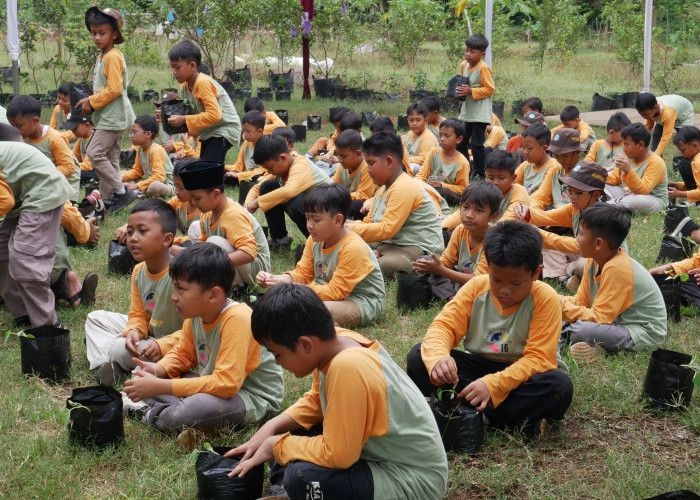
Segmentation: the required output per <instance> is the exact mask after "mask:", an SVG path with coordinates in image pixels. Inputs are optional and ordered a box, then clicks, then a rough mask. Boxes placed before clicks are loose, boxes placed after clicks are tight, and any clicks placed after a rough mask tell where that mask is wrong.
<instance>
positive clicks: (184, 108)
mask: <svg viewBox="0 0 700 500" xmlns="http://www.w3.org/2000/svg"><path fill="white" fill-rule="evenodd" d="M160 112H161V117H162V118H161V120H162V123H163V130H165V132H166V133H168V134H170V135H174V134H184V133H186V132H187V124H186V123H183V124H182V125H180V126H179V127H175V126H173V125H170V123H168V118H170V117H171V116H175V115H189V114H191V112H192V108H191V107H190V105H189V103H188V102H185V101H183V100H182V99H172V100H170V101H163V102H161V103H160Z"/></svg>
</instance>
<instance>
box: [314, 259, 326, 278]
mask: <svg viewBox="0 0 700 500" xmlns="http://www.w3.org/2000/svg"><path fill="white" fill-rule="evenodd" d="M316 277H318V278H321V279H324V280H325V279H328V266H327V265H326V264H325V262H318V263H317V264H316Z"/></svg>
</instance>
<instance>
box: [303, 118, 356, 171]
mask: <svg viewBox="0 0 700 500" xmlns="http://www.w3.org/2000/svg"><path fill="white" fill-rule="evenodd" d="M349 112H350V110H349V109H348V108H346V107H345V106H340V107H337V108H334V109H333V110H332V111H331V113H330V117H329V121H330V122H331V124H332V125H333V128H334V129H335V130H334V131H333V134H332V135H331V136H330V138H328V137H321V138H319V139H318V140H317V141H316V142H315V143H314V144H313V146H311V148H310V149H309V151H308V152H307V153H306V157H307V158H308V159H309V160H313V159H314V158H315V157H316V156H319V158H318V161H317V162H316V166H317V167H319V168H320V169H321V170H323V171H324V172H326V171H328V170H329V167H330V165H331V161H332V159H333V156H334V153H335V140H336V139H337V138H338V135H340V122H341V120H342V119H343V117H344V116H345V115H346V114H347V113H349Z"/></svg>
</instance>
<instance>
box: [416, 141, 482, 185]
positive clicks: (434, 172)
mask: <svg viewBox="0 0 700 500" xmlns="http://www.w3.org/2000/svg"><path fill="white" fill-rule="evenodd" d="M469 170H470V166H469V160H467V159H466V158H465V157H464V155H463V154H462V153H459V152H457V157H456V158H455V159H454V160H452V161H447V160H446V159H445V155H444V153H443V151H442V148H439V147H438V148H434V149H432V150H431V151H430V152H429V153H428V154H427V155H426V157H425V162H424V163H423V166H422V167H421V169H420V171H419V172H418V173H417V174H416V179H420V180H422V181H423V182H428V181H429V180H438V181H440V182H442V187H446V188H448V189H450V190H451V191H454V192H455V193H457V194H459V195H461V194H462V193H463V192H464V190H465V189H466V187H467V184H469Z"/></svg>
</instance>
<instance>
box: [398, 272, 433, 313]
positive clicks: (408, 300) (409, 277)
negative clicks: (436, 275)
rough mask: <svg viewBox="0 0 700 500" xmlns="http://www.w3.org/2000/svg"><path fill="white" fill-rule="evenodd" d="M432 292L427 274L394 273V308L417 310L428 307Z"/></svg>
mask: <svg viewBox="0 0 700 500" xmlns="http://www.w3.org/2000/svg"><path fill="white" fill-rule="evenodd" d="M432 298H433V292H432V289H431V286H430V281H429V280H428V275H427V274H409V273H406V272H402V271H400V272H398V273H396V307H398V308H402V307H403V308H407V309H417V308H419V307H422V308H424V309H427V308H429V307H430V300H431V299H432Z"/></svg>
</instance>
